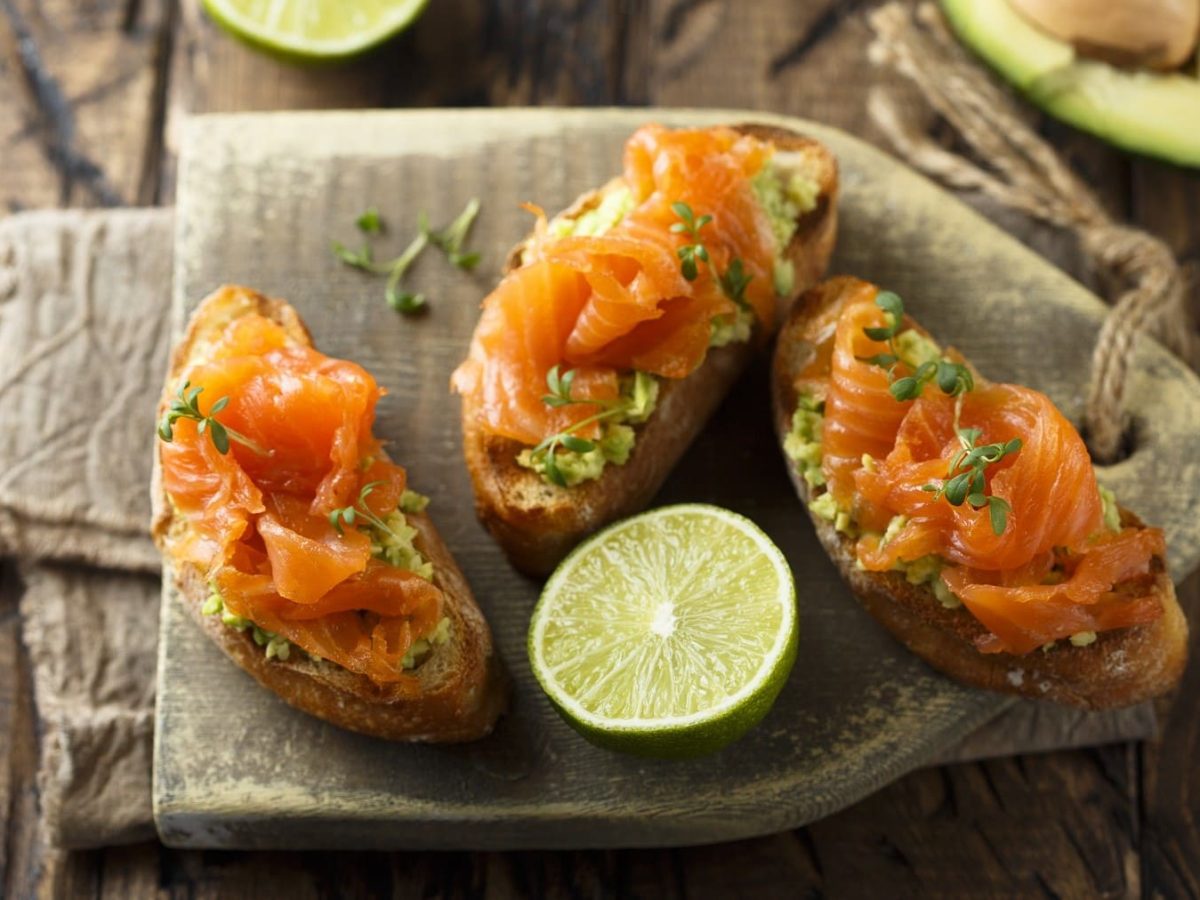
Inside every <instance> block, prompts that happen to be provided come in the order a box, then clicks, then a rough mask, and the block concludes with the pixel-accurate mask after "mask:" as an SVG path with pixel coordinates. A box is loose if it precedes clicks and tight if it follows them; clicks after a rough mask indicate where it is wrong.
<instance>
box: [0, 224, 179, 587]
mask: <svg viewBox="0 0 1200 900" xmlns="http://www.w3.org/2000/svg"><path fill="white" fill-rule="evenodd" d="M171 222H172V214H171V211H170V210H121V211H109V212H84V211H45V212H33V213H23V214H21V215H17V216H12V217H10V218H8V219H5V220H0V422H3V423H4V424H5V427H4V428H3V429H0V552H3V553H5V554H7V555H13V556H20V557H24V558H34V559H57V560H82V561H86V562H91V563H96V564H98V565H102V566H108V567H110V568H116V569H127V570H130V571H143V572H155V571H157V570H158V565H159V564H158V554H157V553H156V552H155V550H154V547H153V545H152V544H151V543H150V538H149V536H148V534H147V531H146V523H147V522H148V521H149V517H150V499H149V498H150V492H149V488H148V486H147V477H148V473H149V467H150V448H151V446H152V441H153V437H154V429H153V428H152V427H151V425H152V420H153V416H154V406H153V401H152V400H151V401H149V402H148V399H149V398H150V397H152V396H153V393H150V391H151V387H152V386H153V385H156V384H158V383H159V380H160V379H161V377H162V372H163V369H164V367H165V365H166V354H167V349H168V343H169V342H168V334H169V331H170V325H169V321H168V319H169V309H170V303H169V298H170V288H171V233H172V227H171Z"/></svg>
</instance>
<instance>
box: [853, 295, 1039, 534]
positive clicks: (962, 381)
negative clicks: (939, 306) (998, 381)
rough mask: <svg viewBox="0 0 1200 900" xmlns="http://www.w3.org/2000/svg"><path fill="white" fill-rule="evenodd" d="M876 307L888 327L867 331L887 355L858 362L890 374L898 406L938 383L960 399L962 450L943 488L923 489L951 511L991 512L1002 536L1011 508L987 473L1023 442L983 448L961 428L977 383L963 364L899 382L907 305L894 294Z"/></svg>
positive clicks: (957, 428) (937, 363)
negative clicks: (899, 342)
mask: <svg viewBox="0 0 1200 900" xmlns="http://www.w3.org/2000/svg"><path fill="white" fill-rule="evenodd" d="M875 305H876V306H878V307H879V308H880V309H882V310H883V312H884V316H885V317H886V319H887V324H886V325H884V326H882V327H876V328H864V329H863V333H864V334H865V335H866V336H867V337H869V338H870V339H871V340H873V341H886V342H887V345H888V352H887V353H879V354H876V355H875V356H867V357H859V360H860V361H861V362H865V363H870V364H871V365H874V366H879V367H881V368H884V369H887V373H888V381H889V385H888V391H889V393H891V395H892V396H893V397H894V398H895V399H896V400H898V401H905V400H915V399H916V398H917V397H920V396H921V392H922V391H923V390H924V389H925V385H927V384H930V383H931V382H932V383H935V384H937V386H938V388H939V389H940V390H941V391H942V393H944V394H948V395H950V396H951V397H954V398H955V402H954V433H955V434H956V435H958V442H959V444H960V445H961V448H962V449H961V450H959V452H958V453H956V454H955V456H954V458H953V459H952V460H951V461H950V466H949V468H948V469H947V471H946V477H945V479H943V481H942V483H941V484H934V483H932V482H930V483H929V484H924V485H922V486H921V490H923V491H928V492H929V493H931V494H933V495H934V499H935V500H937V499H940V498H941V497H945V498H946V502H947V503H949V504H950V505H951V506H962V505H963V503H966V504H968V505H969V506H970V507H971V508H972V509H984V508H986V509H987V511H988V518H989V519H990V521H991V525H992V531H993V532H995V533H996V534H998V535H999V534H1003V533H1004V530H1005V528H1007V527H1008V514H1009V513H1010V512H1012V507H1011V506H1010V505H1009V503H1008V501H1007V500H1005V499H1004V498H1003V497H996V496H994V495H992V494H989V493H988V492H987V474H986V473H987V469H988V466H992V465H995V464H996V463H998V462H1000V460H1002V459H1004V458H1005V457H1006V456H1011V455H1013V454H1015V453H1017V452H1019V451H1020V449H1021V439H1020V438H1013V439H1012V440H1010V441H1003V442H1000V443H995V444H984V445H982V446H980V445H979V438H980V437H981V436H982V435H983V431H982V429H979V428H963V427H962V425H961V419H962V407H963V397H964V396H965V395H966V394H967V393H968V392H970V391H973V390H974V389H975V378H974V376H972V374H971V370H970V369H969V368H967V366H965V365H963V364H962V363H956V362H952V361H951V360H948V359H939V360H927V361H926V362H923V363H921V364H920V365H919V366H917V367H916V369H915V370H913V373H912V374H911V375H901V376H899V377H897V372H898V370H899V365H900V363H901V362H902V360H901V358H900V353H899V350H898V349H897V347H896V336H897V335H898V334H899V333H900V330H901V325H902V324H903V321H904V302H903V301H902V300H901V299H900V297H899V296H898V295H897V294H895V293H893V292H892V291H880V292H879V294H878V295H877V296H876V297H875Z"/></svg>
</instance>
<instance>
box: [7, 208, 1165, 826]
mask: <svg viewBox="0 0 1200 900" xmlns="http://www.w3.org/2000/svg"><path fill="white" fill-rule="evenodd" d="M172 236H173V225H172V214H171V211H170V210H157V209H156V210H119V211H105V212H81V211H57V212H35V213H22V214H19V215H16V216H12V217H10V218H8V219H6V220H0V422H3V423H4V425H5V427H4V428H3V429H0V554H2V555H5V556H10V557H16V558H18V559H19V560H20V561H21V565H20V571H21V574H22V577H23V578H24V580H25V582H26V590H25V594H24V595H23V597H22V600H21V615H22V618H23V634H24V639H25V643H26V645H27V647H28V649H29V655H30V660H31V662H32V668H33V684H34V695H35V701H36V705H37V714H38V722H39V734H40V737H41V758H40V765H39V775H38V787H39V792H40V803H41V813H42V824H43V828H44V831H45V837H46V840H47V842H48V843H50V844H52V845H58V846H64V847H72V848H83V847H97V846H105V845H109V844H117V843H123V842H128V841H135V840H141V839H144V838H146V837H147V836H150V835H152V834H153V833H154V825H153V821H152V812H151V807H150V771H151V757H152V745H153V718H154V687H155V682H154V676H155V657H156V652H157V651H156V645H157V637H158V607H159V591H158V581H157V578H155V577H153V575H152V573H155V572H157V570H158V554H157V552H156V551H155V549H154V547H153V545H152V544H151V542H150V540H149V538H148V536H147V526H148V524H149V517H150V503H149V496H150V492H149V483H148V482H149V472H150V458H151V456H150V454H151V451H152V446H153V440H154V438H153V435H154V406H155V401H156V399H157V396H158V390H159V385H160V384H161V379H162V375H163V371H164V369H165V366H166V358H167V351H168V345H169V342H170V330H171V322H170V315H169V308H170V304H169V302H168V298H169V296H170V291H171V243H172ZM84 564H86V565H84ZM1154 731H1155V720H1154V713H1153V709H1152V708H1151V707H1150V706H1149V705H1148V704H1147V705H1144V706H1141V707H1135V708H1134V709H1131V710H1122V711H1118V712H1112V713H1091V714H1089V713H1082V712H1079V711H1076V710H1065V709H1060V708H1057V707H1051V706H1046V705H1041V704H1037V703H1032V702H1024V703H1014V704H1013V705H1012V706H1010V707H1008V708H1007V710H1006V711H1005V712H1004V713H1002V714H1001V715H1000V716H999V717H997V718H996V719H995V720H993V721H992V722H991V723H989V724H988V725H985V726H984V727H983V728H981V729H980V730H979V731H978V732H977V733H976V734H974V735H972V736H971V737H969V738H968V739H967V740H966V741H965V742H964V744H963V745H962V746H960V747H958V748H955V749H954V750H953V751H952V752H950V753H948V754H947V755H945V756H944V757H943V758H942V759H941V760H940V761H941V762H949V761H955V760H964V759H979V758H983V757H988V756H1000V755H1009V754H1013V753H1020V752H1028V751H1041V750H1048V749H1053V748H1058V747H1067V746H1083V745H1087V744H1093V743H1102V742H1109V741H1120V740H1132V739H1140V738H1146V737H1150V736H1152V735H1153V734H1154Z"/></svg>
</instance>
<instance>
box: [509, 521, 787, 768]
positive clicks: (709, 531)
mask: <svg viewBox="0 0 1200 900" xmlns="http://www.w3.org/2000/svg"><path fill="white" fill-rule="evenodd" d="M529 659H530V663H531V665H532V667H533V672H534V675H535V676H536V677H537V679H538V681H539V682H540V683H541V685H542V688H543V690H545V692H546V694H547V695H548V696H549V698H550V700H551V701H552V702H553V703H554V705H555V706H556V707H557V708H558V710H559V712H560V713H562V715H563V717H564V718H566V720H567V721H568V722H569V723H570V724H571V725H572V726H574V727H575V728H576V729H577V730H578V731H579V732H581V733H582V734H583V735H584V736H585V737H587V738H588V739H589V740H591V741H593V742H594V743H597V744H600V745H601V746H605V747H609V748H611V749H616V750H624V751H627V752H631V753H637V754H640V755H645V756H662V757H685V756H695V755H699V754H701V753H707V752H711V751H713V750H716V749H718V748H720V747H722V746H724V745H725V744H728V743H730V742H731V741H734V740H736V739H737V738H739V737H741V736H742V735H743V734H745V733H746V731H748V730H749V729H750V728H751V727H753V726H754V725H755V724H757V723H758V722H759V720H761V719H762V717H763V716H765V715H766V713H767V711H768V710H769V709H770V708H771V704H772V703H774V701H775V698H776V697H777V696H778V695H779V692H780V690H781V689H782V688H783V685H784V683H785V682H786V681H787V677H788V673H789V672H790V671H791V669H792V664H793V663H794V662H795V659H796V592H795V587H794V585H793V583H792V573H791V569H790V568H789V567H788V564H787V560H785V559H784V557H783V554H782V553H781V552H780V550H779V548H778V547H776V546H775V545H774V544H773V543H772V542H771V539H770V538H768V537H767V536H766V535H765V534H764V533H763V532H762V530H761V529H760V528H758V526H757V525H755V524H754V523H753V522H751V521H750V520H749V519H747V518H745V517H743V516H740V515H738V514H736V513H732V512H730V511H728V510H725V509H719V508H718V507H715V506H705V505H701V504H686V505H680V506H667V507H663V508H661V509H656V510H652V511H651V512H647V513H643V514H642V515H639V516H634V517H633V518H631V519H626V520H625V521H623V522H619V523H617V524H616V525H613V526H611V527H609V528H607V529H606V530H604V531H602V532H600V533H599V534H597V535H594V536H593V537H591V538H589V539H588V540H587V541H585V542H584V543H583V544H581V545H580V546H579V547H578V548H576V550H575V551H574V552H573V553H572V554H571V555H570V556H568V557H567V558H566V559H565V560H564V561H563V563H562V565H560V566H559V567H558V569H557V570H556V571H555V572H554V574H553V575H551V576H550V580H549V581H548V582H547V583H546V587H545V589H544V591H543V592H542V597H541V599H540V600H539V601H538V605H537V608H536V609H535V610H534V613H533V619H532V621H531V622H530V626H529Z"/></svg>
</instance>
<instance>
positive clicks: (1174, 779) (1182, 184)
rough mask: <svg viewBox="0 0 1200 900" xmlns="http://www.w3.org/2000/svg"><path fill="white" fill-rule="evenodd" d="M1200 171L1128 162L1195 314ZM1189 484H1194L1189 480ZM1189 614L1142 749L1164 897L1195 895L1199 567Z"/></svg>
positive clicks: (1198, 874) (1189, 587)
mask: <svg viewBox="0 0 1200 900" xmlns="http://www.w3.org/2000/svg"><path fill="white" fill-rule="evenodd" d="M1197 209H1200V173H1197V172H1194V171H1185V170H1181V169H1178V168H1175V167H1173V166H1169V165H1166V164H1164V163H1158V162H1153V161H1150V160H1140V161H1138V162H1137V163H1136V164H1135V166H1134V169H1133V217H1134V219H1135V221H1136V222H1137V223H1138V224H1139V225H1141V226H1142V227H1144V228H1147V229H1149V230H1150V231H1151V232H1152V233H1154V234H1158V235H1160V236H1161V237H1162V238H1163V239H1164V240H1166V241H1167V243H1168V244H1169V245H1170V246H1171V249H1172V250H1174V251H1175V253H1176V255H1177V256H1178V258H1179V259H1180V261H1181V262H1183V263H1184V265H1185V266H1186V267H1188V269H1189V271H1190V274H1191V276H1192V281H1191V290H1190V291H1189V297H1188V299H1189V306H1190V309H1191V314H1192V320H1193V322H1194V321H1196V320H1197V317H1198V316H1200V281H1198V280H1197V278H1196V276H1197V274H1198V273H1200V218H1197V215H1196V210H1197ZM1191 489H1192V490H1194V489H1195V486H1192V487H1191ZM1179 600H1180V603H1181V604H1182V605H1183V608H1184V610H1185V611H1187V613H1188V616H1189V619H1190V621H1191V622H1192V642H1191V651H1192V665H1190V666H1189V667H1188V670H1187V672H1186V673H1185V674H1184V680H1183V684H1182V685H1181V686H1180V689H1179V691H1178V693H1177V695H1176V697H1175V698H1174V702H1173V703H1172V704H1171V705H1170V709H1169V712H1168V714H1167V716H1166V722H1165V727H1164V729H1163V734H1162V738H1161V740H1159V741H1157V742H1154V743H1150V744H1147V745H1146V746H1145V747H1144V748H1143V751H1142V766H1143V784H1144V801H1143V806H1144V808H1143V815H1144V831H1143V855H1142V865H1143V878H1144V881H1145V883H1146V885H1147V886H1148V887H1149V888H1151V889H1152V890H1154V891H1155V892H1157V893H1159V894H1160V895H1162V896H1166V897H1195V896H1200V768H1198V767H1197V766H1196V757H1197V755H1198V754H1200V665H1198V664H1197V663H1196V660H1197V658H1198V657H1200V625H1198V624H1197V623H1198V622H1200V573H1196V574H1194V575H1193V576H1192V577H1191V578H1189V579H1188V580H1187V581H1186V582H1184V584H1182V585H1181V586H1180V588H1179Z"/></svg>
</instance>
